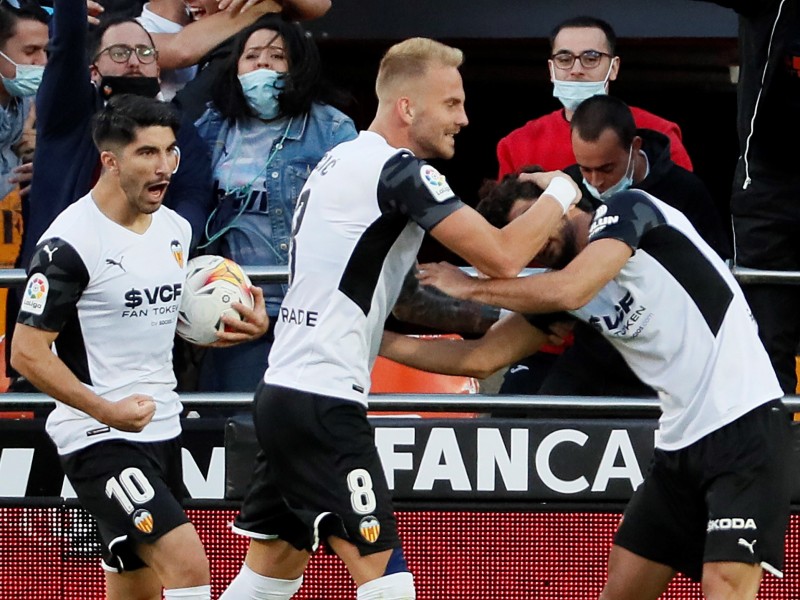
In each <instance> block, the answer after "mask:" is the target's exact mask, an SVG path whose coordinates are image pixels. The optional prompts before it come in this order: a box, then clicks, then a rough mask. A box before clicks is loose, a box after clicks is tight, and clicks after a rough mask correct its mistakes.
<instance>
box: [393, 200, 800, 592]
mask: <svg viewBox="0 0 800 600" xmlns="http://www.w3.org/2000/svg"><path fill="white" fill-rule="evenodd" d="M539 202H541V200H539V201H537V203H536V204H538V203H539ZM536 204H535V205H534V207H533V208H532V209H530V210H535V209H536ZM537 233H538V234H542V233H543V234H544V235H546V236H547V238H548V240H549V241H548V243H547V245H546V246H545V247H544V249H543V251H542V252H541V253H540V254H539V255H538V256H537V259H538V261H539V262H540V263H542V264H545V265H547V266H549V267H552V268H553V270H552V271H550V272H547V273H542V274H538V275H533V276H531V277H523V278H516V277H512V278H506V279H474V278H469V277H466V276H465V275H464V274H463V273H462V272H461V271H460V270H459V269H457V268H455V267H452V266H447V265H441V264H438V265H421V267H420V271H421V272H422V273H423V274H424V276H423V278H422V282H423V283H427V284H433V285H436V286H437V287H439V288H440V289H442V290H443V291H445V292H447V293H448V294H451V295H453V296H456V297H460V298H467V299H471V300H476V301H479V302H492V303H493V304H496V305H499V306H502V307H504V308H506V309H509V310H514V311H518V312H519V313H522V314H524V315H530V314H531V313H533V315H536V314H537V313H547V314H551V313H554V312H558V311H565V312H567V313H569V314H571V315H572V316H574V317H575V318H577V319H580V320H581V321H583V322H585V323H587V324H591V325H592V326H594V327H596V328H597V329H598V331H600V332H602V333H603V335H604V336H605V337H606V338H607V339H608V340H609V341H610V342H611V343H613V344H614V346H615V347H616V348H617V349H619V351H620V353H622V354H623V355H624V356H625V360H626V362H627V363H628V364H630V366H631V368H632V369H634V370H635V371H636V373H637V374H638V375H639V376H640V377H641V378H642V380H644V381H646V382H648V383H649V384H651V385H652V386H653V387H654V388H655V389H658V390H659V392H660V399H661V403H660V405H661V406H660V408H661V411H662V415H661V418H660V420H659V429H658V435H657V436H656V438H655V446H656V448H655V452H654V456H653V461H652V463H651V466H650V469H649V472H648V473H647V475H646V477H645V479H644V482H643V483H642V484H641V485H639V486H638V487H637V488H636V491H635V493H634V495H633V497H632V498H631V500H630V502H629V503H628V506H627V507H626V509H625V514H624V518H623V519H622V520H621V522H620V525H619V528H618V529H617V532H616V534H615V536H614V543H613V545H612V546H611V550H610V553H609V559H608V577H607V580H606V583H605V586H604V588H603V591H602V592H601V594H600V599H601V600H620V599H625V600H634V599H635V600H656V599H657V598H662V597H664V596H663V594H664V592H665V590H666V588H667V586H668V585H669V583H670V581H671V580H672V579H673V578H674V577H675V575H676V573H677V572H681V573H683V574H684V575H686V576H688V577H690V578H691V579H693V580H695V581H702V589H703V597H705V598H709V599H712V600H722V599H725V600H754V599H755V598H756V596H757V595H758V589H759V584H760V582H761V578H762V574H763V573H764V571H766V572H768V573H770V574H772V575H775V576H778V577H782V576H783V572H782V568H783V563H784V545H785V542H784V537H785V535H786V528H787V525H788V523H789V514H790V498H791V492H792V488H793V483H794V481H793V480H794V477H793V472H792V468H793V461H792V458H791V454H792V442H791V438H792V435H791V428H790V415H789V414H787V412H786V407H785V406H784V405H783V403H782V395H783V394H782V393H781V389H780V386H779V385H778V381H777V378H776V377H775V374H774V372H773V370H772V367H771V365H770V361H769V358H768V356H767V353H766V352H765V350H764V348H763V346H762V345H761V343H760V342H759V340H758V335H757V332H756V327H755V324H754V323H753V319H752V315H751V314H750V310H749V308H748V306H747V303H746V301H745V299H744V295H743V294H742V290H741V289H740V288H739V286H738V284H737V283H736V280H735V279H734V278H733V276H732V275H731V273H730V270H729V268H728V267H727V265H726V264H725V263H724V262H723V261H722V260H721V259H720V258H719V256H718V255H717V254H716V253H715V252H714V251H713V250H712V249H711V248H710V247H709V246H708V244H706V243H705V242H704V241H703V240H702V238H701V237H700V236H699V235H698V234H697V232H696V231H695V230H694V228H693V227H692V226H691V224H690V223H689V222H688V221H687V219H686V218H685V217H684V216H683V215H682V214H681V213H680V212H679V211H677V210H675V209H673V208H672V207H670V206H668V205H667V204H665V203H663V202H660V201H659V200H658V199H657V198H655V197H653V196H651V195H649V194H647V193H645V192H642V191H640V190H626V191H624V192H620V193H618V194H615V195H614V196H612V197H611V198H609V200H608V202H607V203H606V204H605V205H603V206H601V207H600V208H599V209H598V210H597V211H596V212H595V213H594V215H592V214H591V212H586V211H583V210H581V209H580V208H572V209H571V210H570V211H569V212H568V213H567V214H566V215H565V217H564V220H563V221H562V223H561V224H560V225H557V226H555V227H549V226H544V227H543V228H542V230H541V231H539V232H537ZM522 314H513V315H511V316H509V317H508V319H505V320H503V321H500V322H499V323H498V324H497V325H496V326H495V327H493V328H492V329H491V330H490V331H489V333H488V334H487V335H486V336H485V337H484V338H482V339H481V340H477V341H476V340H471V341H463V340H462V341H456V340H427V341H425V340H420V339H413V338H410V337H405V336H399V337H396V336H392V335H391V334H387V335H386V336H385V338H384V343H383V344H382V346H381V353H382V354H383V355H384V356H388V357H389V358H393V359H395V360H399V361H400V362H403V363H405V364H408V365H411V366H414V367H417V368H427V369H430V370H433V371H436V372H441V373H448V374H454V375H473V376H481V375H482V374H483V373H486V372H492V371H493V370H494V369H497V368H499V367H500V366H502V365H503V364H507V363H508V362H509V361H512V360H514V359H516V358H518V357H520V356H525V355H528V354H530V353H531V352H533V351H535V350H536V349H537V347H538V346H540V345H541V343H542V342H543V341H544V335H543V333H542V331H541V330H540V329H539V328H538V327H536V326H535V325H534V326H531V324H532V323H534V322H535V317H529V316H522ZM540 316H541V315H540ZM788 595H789V596H792V595H794V592H792V593H789V594H788Z"/></svg>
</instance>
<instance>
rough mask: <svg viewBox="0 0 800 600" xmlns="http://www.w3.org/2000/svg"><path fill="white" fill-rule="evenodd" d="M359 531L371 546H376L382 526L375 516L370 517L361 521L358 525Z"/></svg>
mask: <svg viewBox="0 0 800 600" xmlns="http://www.w3.org/2000/svg"><path fill="white" fill-rule="evenodd" d="M358 530H359V532H360V533H361V537H363V538H364V539H365V540H367V541H368V542H369V543H370V544H374V543H375V541H376V540H377V539H378V536H380V534H381V524H380V523H379V522H378V519H376V518H375V517H374V516H373V515H369V516H366V517H364V518H363V519H361V523H359V524H358Z"/></svg>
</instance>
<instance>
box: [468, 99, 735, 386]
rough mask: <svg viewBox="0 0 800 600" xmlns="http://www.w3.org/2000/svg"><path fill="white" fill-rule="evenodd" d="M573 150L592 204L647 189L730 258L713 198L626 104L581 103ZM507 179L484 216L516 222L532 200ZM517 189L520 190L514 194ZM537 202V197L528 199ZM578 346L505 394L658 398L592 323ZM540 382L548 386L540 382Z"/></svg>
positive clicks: (484, 204) (529, 371)
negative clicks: (639, 125) (640, 124)
mask: <svg viewBox="0 0 800 600" xmlns="http://www.w3.org/2000/svg"><path fill="white" fill-rule="evenodd" d="M570 126H571V130H572V134H571V138H572V147H573V150H574V152H575V156H576V159H577V160H578V163H577V164H575V165H572V166H570V167H568V168H567V169H565V172H566V173H567V174H568V175H570V176H571V177H572V178H573V179H574V180H575V181H576V182H578V183H579V184H580V185H581V187H582V194H583V199H584V200H585V201H586V204H585V206H587V207H588V208H591V209H592V210H594V209H596V208H598V207H599V206H601V205H602V204H603V203H604V201H605V200H607V199H608V198H609V197H611V196H612V195H613V194H614V193H617V192H620V191H623V190H625V189H628V188H633V189H641V190H644V191H646V192H648V193H651V194H653V195H654V196H656V197H658V198H659V199H660V200H662V201H664V202H666V203H667V204H669V205H671V206H673V207H674V208H677V209H678V210H680V211H681V212H683V213H684V215H685V216H686V217H687V218H688V219H689V221H690V222H691V223H692V225H693V226H694V227H695V229H696V230H697V231H698V232H699V233H700V235H701V236H702V237H703V239H705V241H706V242H707V243H708V244H709V245H710V246H711V247H712V248H713V249H714V250H715V251H716V252H717V253H718V254H719V255H720V256H721V257H723V258H728V257H729V256H730V248H729V242H728V240H727V238H726V236H725V233H724V231H723V228H722V224H721V221H720V218H719V215H718V214H717V211H716V208H715V206H714V203H713V201H712V199H711V195H710V193H709V192H708V190H707V189H706V187H705V185H704V184H703V182H702V180H701V179H700V178H699V177H698V176H697V175H695V174H694V173H691V172H689V171H687V170H686V169H684V168H683V167H680V166H678V165H676V164H675V163H674V162H672V160H671V158H670V155H669V139H668V138H667V137H666V136H665V135H663V134H661V133H659V132H657V131H653V130H650V129H637V128H636V124H635V122H634V118H633V114H632V111H631V110H630V108H629V107H628V106H627V105H626V104H625V103H624V102H623V101H622V100H620V99H618V98H615V97H612V96H607V95H597V96H593V97H592V98H589V99H587V100H585V101H584V102H582V103H581V104H580V106H578V108H577V109H576V110H575V113H574V115H573V117H572V121H571V123H570ZM515 181H516V180H515V179H513V178H512V177H510V176H509V177H508V182H507V183H506V184H505V186H503V187H500V186H498V185H497V184H496V183H494V182H488V183H487V184H486V186H485V187H484V189H483V190H482V191H483V195H484V199H483V200H482V201H481V203H480V204H479V206H478V209H479V211H481V212H484V211H485V212H484V216H486V217H487V219H489V216H490V215H494V217H493V218H494V219H498V218H499V219H500V220H499V222H498V223H495V224H496V225H499V226H502V225H503V224H504V223H505V222H507V220H506V219H513V218H514V217H515V216H518V215H519V214H520V213H521V212H523V211H524V209H525V208H527V207H528V206H530V204H532V202H533V201H532V200H527V201H526V200H516V203H515V204H514V206H513V208H512V207H509V208H510V210H507V211H506V212H505V214H503V212H502V210H498V209H497V208H494V207H493V206H492V204H496V203H499V204H500V205H501V206H508V205H509V203H510V202H511V201H512V199H514V197H515V196H516V195H517V194H518V193H519V192H520V191H521V190H520V189H519V186H521V185H524V184H522V183H516V184H514V182H515ZM515 186H516V187H517V189H515ZM529 197H530V196H529ZM574 335H575V337H574V343H573V345H570V346H569V347H567V348H566V349H565V350H564V352H563V354H561V355H559V356H558V358H556V359H555V360H554V361H553V364H552V365H551V367H550V369H549V370H548V372H547V373H546V375H545V376H544V377H543V378H541V379H540V376H541V374H540V373H537V372H536V368H537V366H538V364H539V361H537V360H536V359H535V355H533V357H532V358H531V357H529V359H526V360H523V361H521V362H519V363H517V364H515V365H513V366H512V367H511V368H510V369H509V370H508V371H506V374H505V379H504V381H503V385H502V386H501V388H500V391H501V393H520V394H525V393H540V394H548V395H589V396H592V395H597V396H606V395H612V396H642V395H652V394H653V391H652V390H650V389H649V388H646V387H644V386H643V384H641V382H640V381H639V380H638V378H636V377H635V376H634V375H633V373H632V372H631V370H630V369H629V368H628V366H627V365H626V364H625V363H624V361H622V358H621V357H620V356H619V354H618V353H617V352H616V351H614V349H613V348H612V347H611V346H610V345H609V344H608V342H607V341H606V340H605V339H603V338H602V337H601V336H599V335H598V334H597V333H596V332H595V331H594V330H593V329H592V328H591V327H590V326H588V325H584V324H580V323H579V324H578V325H576V328H575V334H574ZM540 382H541V383H540Z"/></svg>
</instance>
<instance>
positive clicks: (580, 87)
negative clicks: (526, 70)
mask: <svg viewBox="0 0 800 600" xmlns="http://www.w3.org/2000/svg"><path fill="white" fill-rule="evenodd" d="M612 66H614V62H613V61H612V62H611V64H610V65H609V67H608V73H606V76H605V79H603V80H602V81H567V80H560V79H556V75H555V73H554V71H553V69H554V67H553V65H552V64H551V65H550V77H551V79H552V80H553V96H554V97H556V98H558V99H559V100H560V101H561V104H563V105H564V108H566V109H567V110H568V111H571V112H575V109H576V108H578V105H579V104H580V103H581V102H583V101H584V100H586V99H587V98H591V97H592V96H600V95H603V96H604V95H605V94H607V93H608V90H607V89H606V85H607V84H608V78H609V76H610V75H611V67H612Z"/></svg>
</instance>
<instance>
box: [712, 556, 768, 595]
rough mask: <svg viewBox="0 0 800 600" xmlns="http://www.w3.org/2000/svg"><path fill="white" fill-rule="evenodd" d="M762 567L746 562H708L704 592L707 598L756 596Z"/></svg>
mask: <svg viewBox="0 0 800 600" xmlns="http://www.w3.org/2000/svg"><path fill="white" fill-rule="evenodd" d="M761 573H762V572H761V567H760V565H756V564H752V565H750V564H744V563H726V562H717V563H706V564H705V566H704V567H703V583H702V587H703V594H704V595H705V596H706V597H707V598H755V597H756V594H757V593H758V588H759V583H760V582H761Z"/></svg>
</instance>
